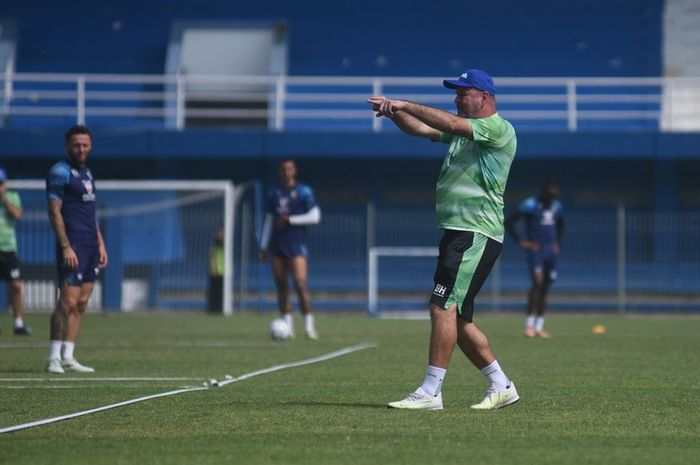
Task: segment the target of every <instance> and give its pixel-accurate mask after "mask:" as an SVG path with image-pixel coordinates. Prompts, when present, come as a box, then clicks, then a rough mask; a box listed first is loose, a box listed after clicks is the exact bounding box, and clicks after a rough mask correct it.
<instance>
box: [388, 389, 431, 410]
mask: <svg viewBox="0 0 700 465" xmlns="http://www.w3.org/2000/svg"><path fill="white" fill-rule="evenodd" d="M387 407H389V408H404V409H414V410H421V409H422V410H442V393H440V394H438V395H436V396H431V395H428V394H427V393H426V392H425V391H424V390H423V388H418V389H416V390H415V392H413V393H411V394H409V395H408V397H406V398H405V399H403V400H398V401H396V402H389V403H388V404H387Z"/></svg>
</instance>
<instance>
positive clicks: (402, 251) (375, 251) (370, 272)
mask: <svg viewBox="0 0 700 465" xmlns="http://www.w3.org/2000/svg"><path fill="white" fill-rule="evenodd" d="M438 253H439V250H438V248H437V247H387V246H383V247H382V246H376V247H370V248H369V253H368V257H367V308H368V310H369V314H370V315H371V316H379V258H380V257H427V258H430V257H432V258H436V257H437V256H438Z"/></svg>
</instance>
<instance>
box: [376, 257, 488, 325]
mask: <svg viewBox="0 0 700 465" xmlns="http://www.w3.org/2000/svg"><path fill="white" fill-rule="evenodd" d="M438 253H439V251H438V248H437V247H405V246H396V247H388V246H381V247H380V246H375V247H370V248H369V251H368V257H367V307H368V309H369V313H370V315H372V316H381V317H399V318H412V317H425V318H427V316H428V313H427V311H426V309H427V308H428V300H429V298H430V292H431V291H432V283H433V273H434V272H435V264H436V259H437V256H438ZM487 293H488V295H486V296H485V297H486V299H488V300H490V303H491V309H492V310H498V308H499V305H500V293H501V289H500V260H499V261H497V262H496V264H495V265H494V268H493V270H492V272H491V273H490V275H489V278H488V279H487V281H486V283H485V284H484V287H483V288H482V293H481V294H487Z"/></svg>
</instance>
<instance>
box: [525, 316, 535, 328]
mask: <svg viewBox="0 0 700 465" xmlns="http://www.w3.org/2000/svg"><path fill="white" fill-rule="evenodd" d="M533 326H535V316H534V315H528V316H527V318H525V327H526V328H532V327H533Z"/></svg>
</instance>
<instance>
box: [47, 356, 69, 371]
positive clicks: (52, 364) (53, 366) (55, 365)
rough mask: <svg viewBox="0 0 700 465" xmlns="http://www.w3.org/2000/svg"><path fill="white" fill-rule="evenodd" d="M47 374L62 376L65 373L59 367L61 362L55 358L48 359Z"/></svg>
mask: <svg viewBox="0 0 700 465" xmlns="http://www.w3.org/2000/svg"><path fill="white" fill-rule="evenodd" d="M46 372H47V373H56V374H61V375H62V374H63V373H65V372H66V371H65V370H64V369H63V367H62V366H61V361H60V360H59V359H57V358H50V359H49V363H48V364H47V365H46Z"/></svg>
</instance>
